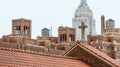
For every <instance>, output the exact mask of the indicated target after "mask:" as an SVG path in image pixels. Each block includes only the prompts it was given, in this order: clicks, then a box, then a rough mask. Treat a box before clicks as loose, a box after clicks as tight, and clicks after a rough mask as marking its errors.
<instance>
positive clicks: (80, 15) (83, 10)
mask: <svg viewBox="0 0 120 67" xmlns="http://www.w3.org/2000/svg"><path fill="white" fill-rule="evenodd" d="M82 22H84V24H85V25H87V26H88V28H86V30H85V40H87V35H94V34H96V30H95V22H94V20H93V14H92V10H91V9H90V8H89V6H88V5H87V2H86V0H81V3H80V5H79V6H78V8H77V9H76V11H75V16H74V18H73V19H72V27H73V28H75V29H76V40H81V39H82V37H81V35H82V33H81V29H79V26H81V23H82Z"/></svg>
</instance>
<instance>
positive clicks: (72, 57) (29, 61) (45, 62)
mask: <svg viewBox="0 0 120 67" xmlns="http://www.w3.org/2000/svg"><path fill="white" fill-rule="evenodd" d="M0 66H2V67H120V64H119V63H118V62H116V61H115V60H113V59H112V58H110V57H108V56H107V55H105V54H103V53H102V52H100V51H99V50H97V49H95V48H93V47H91V46H89V45H84V44H80V43H79V44H76V45H74V46H73V47H72V48H71V49H70V50H68V51H67V52H66V53H65V54H64V56H61V55H53V54H47V53H38V52H30V51H26V50H18V49H10V48H0Z"/></svg>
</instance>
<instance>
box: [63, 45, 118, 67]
mask: <svg viewBox="0 0 120 67" xmlns="http://www.w3.org/2000/svg"><path fill="white" fill-rule="evenodd" d="M78 47H80V48H78ZM76 48H78V49H83V50H85V51H87V52H88V53H90V54H91V55H92V56H94V57H97V58H98V59H100V60H102V61H103V63H107V64H109V65H110V66H111V67H120V64H119V63H118V62H117V61H115V60H114V59H112V58H110V57H109V56H107V55H106V54H103V53H102V52H101V51H99V50H97V49H95V48H94V47H92V46H90V45H84V44H82V43H81V44H76V45H75V46H73V47H72V48H71V49H70V50H68V51H67V52H66V53H65V54H64V55H65V56H72V55H73V54H72V53H73V52H75V54H76V52H79V51H75V50H74V49H76Z"/></svg>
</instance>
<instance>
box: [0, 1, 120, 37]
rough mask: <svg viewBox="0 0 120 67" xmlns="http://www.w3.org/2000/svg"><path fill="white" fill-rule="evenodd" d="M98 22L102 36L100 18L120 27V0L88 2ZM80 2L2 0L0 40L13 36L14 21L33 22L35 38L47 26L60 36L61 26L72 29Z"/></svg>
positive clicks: (0, 5)
mask: <svg viewBox="0 0 120 67" xmlns="http://www.w3.org/2000/svg"><path fill="white" fill-rule="evenodd" d="M87 3H88V6H89V7H90V9H92V11H93V17H94V19H96V30H97V33H98V34H99V33H100V17H101V15H105V16H106V20H108V19H109V18H112V19H114V20H115V21H116V27H117V28H118V27H120V23H119V22H120V20H119V19H120V8H119V6H120V0H87ZM79 4H80V0H0V37H1V36H2V35H8V34H11V31H12V30H11V25H12V23H11V20H12V19H16V18H21V17H23V18H26V19H31V20H32V37H33V38H36V36H38V35H39V36H41V29H43V28H44V27H47V28H50V27H51V26H52V28H53V31H52V32H53V36H57V35H58V34H57V32H58V31H57V29H58V27H59V26H61V25H63V26H70V27H71V26H72V18H73V17H74V13H75V9H77V7H78V6H79Z"/></svg>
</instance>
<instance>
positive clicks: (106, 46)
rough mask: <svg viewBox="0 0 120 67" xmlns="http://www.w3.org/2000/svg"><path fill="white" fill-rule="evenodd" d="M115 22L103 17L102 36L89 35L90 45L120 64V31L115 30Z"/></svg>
mask: <svg viewBox="0 0 120 67" xmlns="http://www.w3.org/2000/svg"><path fill="white" fill-rule="evenodd" d="M114 25H115V21H114V20H112V19H109V20H107V21H106V22H105V17H104V16H101V34H100V35H95V36H92V35H89V36H88V43H89V44H90V45H91V46H93V47H95V48H96V49H99V50H100V51H102V52H103V53H105V54H107V55H108V56H110V57H111V58H113V59H115V60H117V61H118V62H120V37H119V36H120V29H119V28H114Z"/></svg>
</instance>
